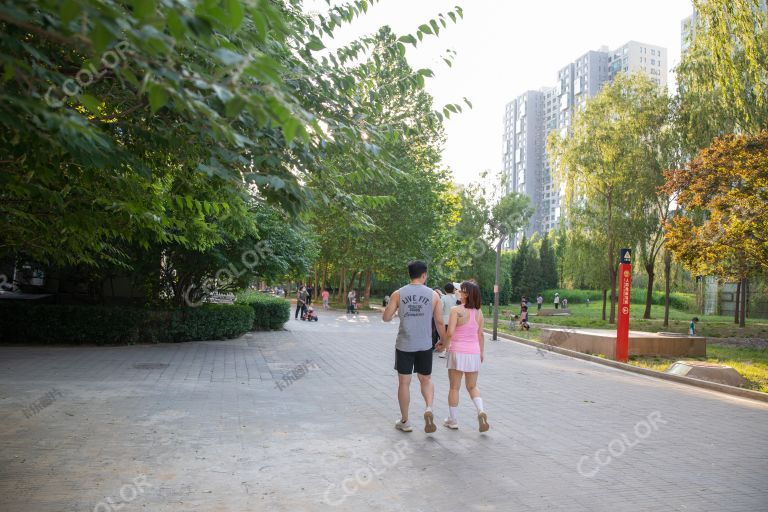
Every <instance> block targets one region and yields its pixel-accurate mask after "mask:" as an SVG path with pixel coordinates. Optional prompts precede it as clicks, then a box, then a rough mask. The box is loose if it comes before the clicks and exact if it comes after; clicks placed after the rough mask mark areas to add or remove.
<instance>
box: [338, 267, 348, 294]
mask: <svg viewBox="0 0 768 512" xmlns="http://www.w3.org/2000/svg"><path fill="white" fill-rule="evenodd" d="M345 273H346V269H345V268H344V267H341V268H340V269H339V290H338V293H337V297H336V302H342V299H343V298H344V282H345V281H344V274H345Z"/></svg>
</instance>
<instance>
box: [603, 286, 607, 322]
mask: <svg viewBox="0 0 768 512" xmlns="http://www.w3.org/2000/svg"><path fill="white" fill-rule="evenodd" d="M607 301H608V290H606V289H603V321H605V306H606V302H607Z"/></svg>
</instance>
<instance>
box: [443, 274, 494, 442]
mask: <svg viewBox="0 0 768 512" xmlns="http://www.w3.org/2000/svg"><path fill="white" fill-rule="evenodd" d="M459 301H460V304H459V305H458V306H454V307H453V308H451V314H450V316H449V318H448V333H447V335H446V338H447V339H446V341H445V343H443V342H442V341H441V342H440V343H439V344H438V345H439V350H442V349H446V350H447V351H448V362H447V367H448V380H449V381H450V386H451V389H450V391H449V392H448V411H449V417H448V418H447V419H446V420H445V422H444V423H443V425H445V426H446V427H448V428H451V429H457V428H459V420H458V409H459V389H460V388H461V380H462V378H463V379H464V384H465V385H466V387H467V391H468V392H469V396H470V398H472V402H474V404H475V407H476V408H477V421H478V422H479V424H480V432H485V431H487V430H488V429H489V428H490V425H488V416H487V415H486V413H485V409H484V408H483V399H482V398H480V390H479V389H478V387H477V376H478V373H479V372H480V364H481V363H482V362H483V360H484V359H485V338H484V337H483V311H482V309H481V306H482V301H481V295H480V287H479V286H477V285H476V284H475V283H472V282H469V281H464V282H463V283H461V287H460V288H459Z"/></svg>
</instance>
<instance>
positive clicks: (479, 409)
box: [472, 397, 485, 413]
mask: <svg viewBox="0 0 768 512" xmlns="http://www.w3.org/2000/svg"><path fill="white" fill-rule="evenodd" d="M472 401H473V402H475V407H477V412H478V413H481V412H483V411H484V410H485V409H483V399H482V398H480V397H477V398H473V399H472Z"/></svg>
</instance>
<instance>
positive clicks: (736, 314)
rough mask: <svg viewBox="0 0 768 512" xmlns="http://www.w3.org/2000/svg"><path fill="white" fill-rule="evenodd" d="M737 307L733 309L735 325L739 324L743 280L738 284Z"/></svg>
mask: <svg viewBox="0 0 768 512" xmlns="http://www.w3.org/2000/svg"><path fill="white" fill-rule="evenodd" d="M735 298H736V300H735V303H736V305H735V307H734V308H733V309H734V310H733V323H735V324H737V323H739V305H740V303H741V279H739V282H738V283H736V295H735Z"/></svg>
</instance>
